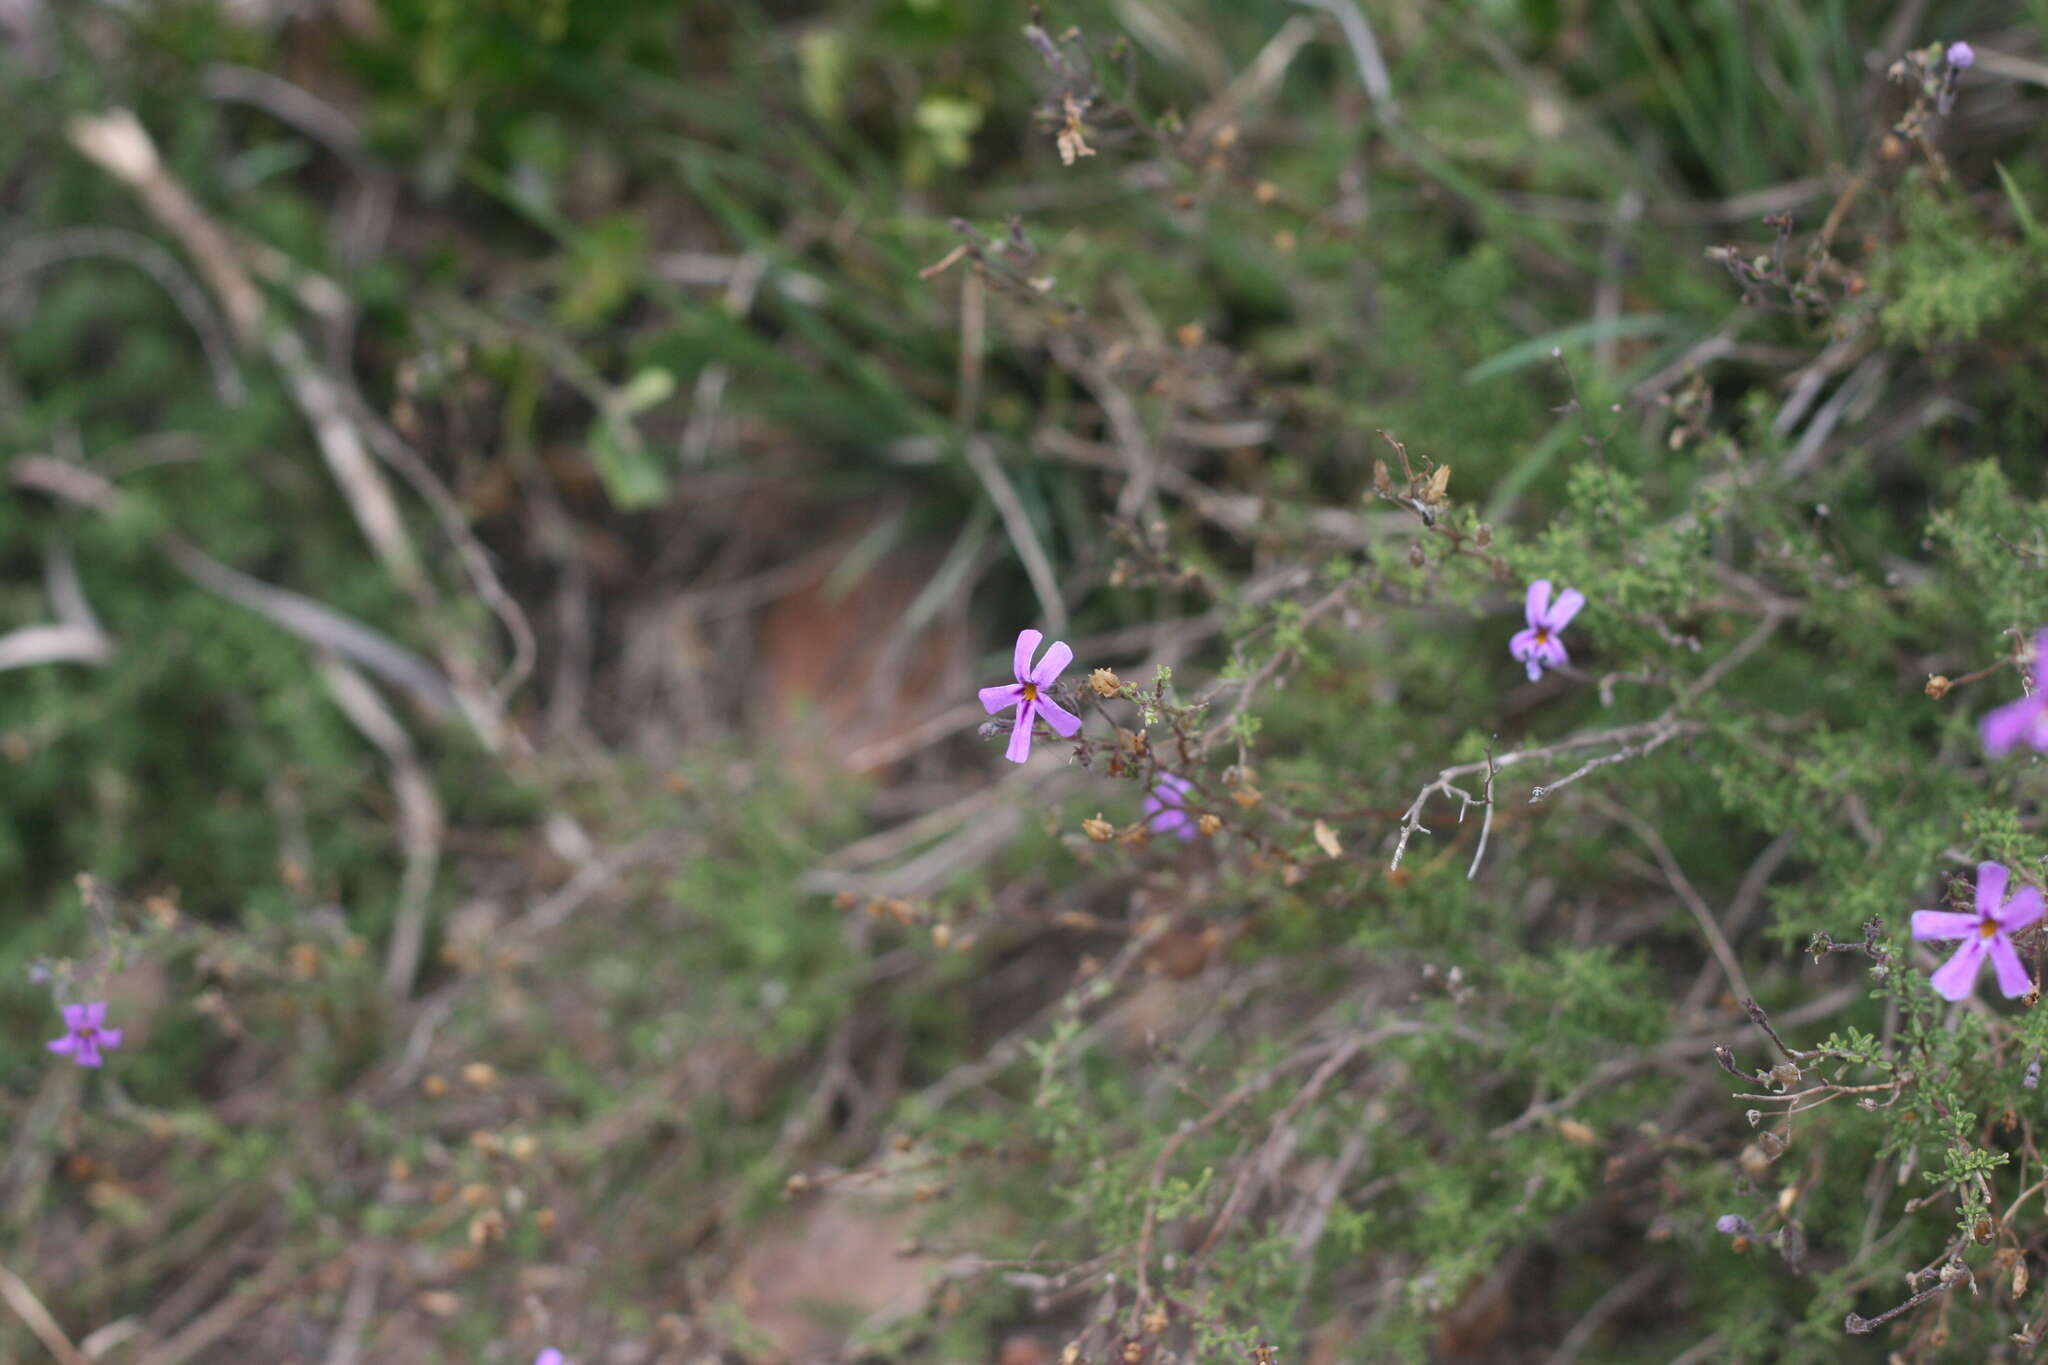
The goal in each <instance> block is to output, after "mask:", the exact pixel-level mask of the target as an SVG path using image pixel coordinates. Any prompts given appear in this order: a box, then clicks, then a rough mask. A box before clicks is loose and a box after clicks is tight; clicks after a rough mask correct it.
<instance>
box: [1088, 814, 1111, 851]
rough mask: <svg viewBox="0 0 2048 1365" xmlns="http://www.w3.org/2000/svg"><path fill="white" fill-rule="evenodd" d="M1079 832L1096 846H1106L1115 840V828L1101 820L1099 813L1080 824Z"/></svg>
mask: <svg viewBox="0 0 2048 1365" xmlns="http://www.w3.org/2000/svg"><path fill="white" fill-rule="evenodd" d="M1081 832H1082V833H1083V834H1085V835H1087V836H1088V837H1089V838H1090V839H1093V840H1094V841H1095V842H1096V843H1098V844H1106V843H1108V842H1109V841H1110V840H1111V839H1114V838H1116V826H1115V825H1112V824H1111V823H1109V821H1107V820H1105V819H1103V818H1102V812H1101V811H1097V812H1096V813H1095V814H1094V815H1092V816H1090V817H1088V818H1087V819H1086V820H1083V821H1082V822H1081Z"/></svg>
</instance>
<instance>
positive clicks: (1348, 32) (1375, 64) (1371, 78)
mask: <svg viewBox="0 0 2048 1365" xmlns="http://www.w3.org/2000/svg"><path fill="white" fill-rule="evenodd" d="M1294 3H1295V4H1297V5H1307V6H1308V7H1309V8H1311V9H1319V10H1321V11H1322V12H1323V13H1325V14H1328V15H1331V16H1333V17H1334V18H1335V19H1336V20H1337V27H1339V28H1341V29H1343V30H1344V41H1345V42H1346V43H1347V44H1348V45H1349V46H1350V48H1351V59H1352V60H1353V61H1354V62H1356V63H1357V64H1358V79H1359V81H1360V83H1362V84H1363V85H1364V86H1365V93H1366V96H1367V98H1369V99H1371V100H1372V103H1373V108H1374V109H1376V110H1378V111H1379V115H1380V117H1381V118H1386V119H1392V118H1394V117H1396V116H1397V115H1398V114H1399V113H1400V110H1399V108H1398V107H1397V106H1396V105H1395V103H1394V80H1393V77H1391V76H1389V75H1388V74H1387V61H1386V58H1385V57H1383V56H1381V55H1380V45H1379V42H1378V40H1377V39H1375V38H1374V37H1373V33H1372V25H1371V24H1368V23H1367V22H1366V21H1365V14H1364V12H1363V11H1361V10H1360V9H1359V8H1358V0H1294Z"/></svg>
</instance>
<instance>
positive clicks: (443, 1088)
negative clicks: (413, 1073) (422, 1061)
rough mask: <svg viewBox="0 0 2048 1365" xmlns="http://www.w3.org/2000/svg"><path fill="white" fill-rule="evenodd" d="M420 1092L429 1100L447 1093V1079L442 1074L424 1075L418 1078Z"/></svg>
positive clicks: (436, 1098)
mask: <svg viewBox="0 0 2048 1365" xmlns="http://www.w3.org/2000/svg"><path fill="white" fill-rule="evenodd" d="M420 1093H421V1094H423V1095H425V1096H426V1097H427V1098H428V1099H430V1100H438V1099H440V1098H441V1097H442V1096H443V1095H445V1094H447V1093H448V1081H447V1079H446V1078H445V1077H442V1076H425V1077H422V1078H421V1080H420Z"/></svg>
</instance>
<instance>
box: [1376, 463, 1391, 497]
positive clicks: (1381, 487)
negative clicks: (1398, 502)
mask: <svg viewBox="0 0 2048 1365" xmlns="http://www.w3.org/2000/svg"><path fill="white" fill-rule="evenodd" d="M1372 491H1373V492H1375V493H1391V492H1393V491H1394V476H1393V475H1392V474H1389V473H1388V472H1387V462H1386V461H1385V460H1374V461H1373V462H1372Z"/></svg>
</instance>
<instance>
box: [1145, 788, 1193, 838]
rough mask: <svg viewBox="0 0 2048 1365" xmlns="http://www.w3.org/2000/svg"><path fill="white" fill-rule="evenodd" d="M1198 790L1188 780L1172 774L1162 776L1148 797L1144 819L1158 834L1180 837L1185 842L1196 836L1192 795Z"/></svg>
mask: <svg viewBox="0 0 2048 1365" xmlns="http://www.w3.org/2000/svg"><path fill="white" fill-rule="evenodd" d="M1194 789H1195V785H1194V783H1192V782H1190V781H1188V780H1187V779H1186V778H1185V777H1176V776H1174V775H1173V774H1172V773H1161V774H1159V781H1157V782H1156V783H1154V784H1153V786H1152V794H1151V795H1150V796H1147V797H1146V798H1145V805H1144V807H1143V814H1144V820H1145V823H1146V824H1147V825H1149V826H1150V827H1151V829H1152V832H1153V833H1154V834H1177V835H1179V836H1180V837H1181V838H1183V839H1192V838H1194V837H1195V817H1194V816H1193V815H1192V814H1191V813H1189V811H1188V805H1187V796H1188V793H1189V792H1191V791H1193V790H1194Z"/></svg>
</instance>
